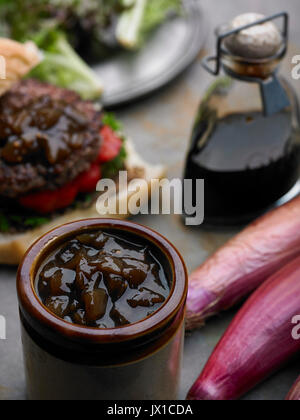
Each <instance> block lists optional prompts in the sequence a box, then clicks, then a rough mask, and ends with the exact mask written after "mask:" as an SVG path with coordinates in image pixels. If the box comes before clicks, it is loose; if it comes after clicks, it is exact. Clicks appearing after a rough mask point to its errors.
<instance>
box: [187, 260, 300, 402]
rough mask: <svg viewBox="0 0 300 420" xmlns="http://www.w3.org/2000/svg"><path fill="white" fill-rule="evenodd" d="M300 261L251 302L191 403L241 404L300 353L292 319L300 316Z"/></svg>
mask: <svg viewBox="0 0 300 420" xmlns="http://www.w3.org/2000/svg"><path fill="white" fill-rule="evenodd" d="M299 296H300V257H298V258H297V259H296V260H294V261H292V262H291V263H289V264H288V265H287V266H286V267H284V268H283V269H281V270H280V271H279V272H278V273H276V274H274V275H273V276H272V277H271V278H270V279H269V280H268V281H266V282H265V283H264V284H263V285H262V286H261V287H260V288H259V289H258V290H257V291H256V292H255V293H254V294H253V295H252V296H251V297H250V299H249V300H248V301H247V302H246V304H245V305H244V306H243V307H242V309H241V310H240V312H239V313H238V314H237V316H236V318H235V319H234V320H233V322H232V323H231V325H230V326H229V328H228V330H227V331H226V333H225V335H224V336H223V338H222V339H221V341H220V342H219V344H218V345H217V347H216V349H215V350H214V352H213V354H212V356H211V357H210V359H209V361H208V363H207V365H206V366H205V368H204V370H203V372H202V374H201V375H200V377H199V379H198V380H197V381H196V383H195V384H194V386H193V387H192V389H191V390H190V392H189V394H188V397H187V399H189V400H237V399H238V398H240V397H241V396H243V395H244V394H245V393H247V392H248V391H249V390H250V389H252V388H253V387H254V386H256V385H257V384H258V383H260V382H261V381H263V380H264V379H266V378H267V377H268V376H269V375H271V374H272V373H273V372H275V371H277V370H278V369H280V368H281V367H282V366H283V365H284V364H285V363H286V362H288V361H289V360H290V359H291V358H292V357H293V356H295V355H296V354H297V352H299V350H300V340H295V339H294V338H293V337H292V331H293V328H294V327H295V325H293V324H292V319H293V318H294V317H295V316H296V315H300V299H299Z"/></svg>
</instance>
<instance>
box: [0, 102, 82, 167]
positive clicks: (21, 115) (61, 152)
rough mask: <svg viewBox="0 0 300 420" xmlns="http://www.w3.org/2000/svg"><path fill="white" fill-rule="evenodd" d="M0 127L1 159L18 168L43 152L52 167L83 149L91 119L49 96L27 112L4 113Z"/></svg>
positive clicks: (12, 110)
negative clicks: (77, 150) (17, 164)
mask: <svg viewBox="0 0 300 420" xmlns="http://www.w3.org/2000/svg"><path fill="white" fill-rule="evenodd" d="M4 114H5V119H4V120H3V121H2V123H1V124H0V147H1V150H0V157H1V158H2V159H3V160H5V161H6V162H8V163H12V164H16V163H21V162H26V161H27V159H29V160H30V159H32V155H33V154H35V153H36V152H39V151H40V150H42V151H43V152H44V157H45V158H46V160H47V161H48V162H49V163H50V164H54V163H57V162H60V161H62V160H64V159H66V158H67V157H68V156H69V155H70V153H71V152H72V150H74V149H78V148H80V147H82V144H83V136H84V133H85V130H86V129H87V127H88V120H87V118H86V117H85V116H84V115H83V114H81V113H80V112H79V111H78V110H76V109H75V108H73V107H72V106H71V105H68V104H65V103H63V102H62V101H58V100H53V99H51V98H50V97H48V96H45V97H41V98H39V99H36V100H34V101H32V102H31V104H30V105H28V106H27V107H26V108H25V109H19V108H18V109H14V108H12V107H10V108H8V109H6V110H4Z"/></svg>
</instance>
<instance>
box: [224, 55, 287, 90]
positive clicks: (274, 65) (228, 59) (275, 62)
mask: <svg viewBox="0 0 300 420" xmlns="http://www.w3.org/2000/svg"><path fill="white" fill-rule="evenodd" d="M283 56H284V53H283V55H282V56H281V55H277V56H276V57H271V58H268V59H260V60H258V59H252V60H251V59H246V58H243V57H238V56H234V55H232V54H230V53H228V52H226V51H225V50H223V51H222V56H221V62H222V67H223V69H224V71H225V73H227V74H229V75H230V76H231V77H236V78H239V79H243V78H244V79H245V80H247V81H251V79H253V82H257V81H264V80H267V79H269V78H270V77H272V76H273V75H274V74H275V73H276V72H277V70H278V68H279V66H280V63H281V61H282V58H283Z"/></svg>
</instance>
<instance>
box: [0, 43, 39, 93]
mask: <svg viewBox="0 0 300 420" xmlns="http://www.w3.org/2000/svg"><path fill="white" fill-rule="evenodd" d="M40 61H41V54H40V52H39V50H38V48H37V47H36V45H35V44H34V43H33V42H26V43H25V44H21V43H19V42H15V41H12V40H10V39H6V38H0V65H1V66H2V68H1V70H2V71H1V72H0V95H3V94H4V93H5V92H7V91H8V90H9V89H10V88H11V87H12V86H13V85H14V84H15V83H16V82H18V81H19V80H21V79H22V78H23V77H24V76H25V75H26V74H28V73H29V72H30V70H32V69H33V68H34V67H35V66H36V65H38V64H39V63H40ZM4 70H5V73H6V75H5V78H3V76H4V74H3V73H4ZM1 76H2V77H1Z"/></svg>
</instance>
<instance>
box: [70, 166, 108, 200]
mask: <svg viewBox="0 0 300 420" xmlns="http://www.w3.org/2000/svg"><path fill="white" fill-rule="evenodd" d="M101 175H102V174H101V169H100V167H99V164H98V163H93V164H92V165H91V168H90V169H89V170H88V171H86V172H84V173H83V174H81V175H79V176H78V177H77V178H76V180H75V185H76V186H77V188H78V191H79V192H82V193H89V192H92V191H95V190H96V187H97V184H98V182H99V180H100V179H101Z"/></svg>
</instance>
